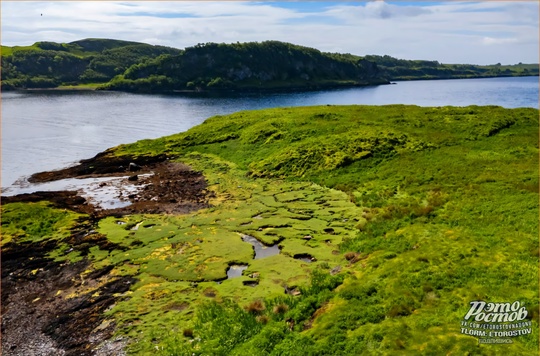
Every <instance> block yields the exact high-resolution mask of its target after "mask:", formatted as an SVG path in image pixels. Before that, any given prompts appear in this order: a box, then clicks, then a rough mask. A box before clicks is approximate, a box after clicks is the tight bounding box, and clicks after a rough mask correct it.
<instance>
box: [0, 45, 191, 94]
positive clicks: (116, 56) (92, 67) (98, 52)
mask: <svg viewBox="0 0 540 356" xmlns="http://www.w3.org/2000/svg"><path fill="white" fill-rule="evenodd" d="M180 52H181V51H180V50H178V49H175V48H170V47H164V46H153V45H149V44H145V43H138V42H128V41H119V40H109V39H85V40H80V41H75V42H70V43H56V42H36V43H34V44H33V45H31V46H25V47H22V46H16V47H7V46H2V58H1V60H2V62H1V63H2V89H3V90H6V89H18V88H54V87H57V86H59V85H62V84H71V85H78V84H85V83H105V82H108V81H109V80H111V79H112V78H113V77H114V76H115V75H117V74H121V73H123V72H124V71H125V70H126V69H127V68H129V67H130V66H132V65H133V64H136V63H141V62H144V61H145V60H148V59H152V58H155V57H157V56H159V55H162V54H177V53H180Z"/></svg>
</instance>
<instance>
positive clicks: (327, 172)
mask: <svg viewBox="0 0 540 356" xmlns="http://www.w3.org/2000/svg"><path fill="white" fill-rule="evenodd" d="M161 153H166V154H168V155H170V156H171V157H175V159H178V160H180V161H183V162H186V163H188V164H189V165H191V166H192V167H194V169H196V170H200V171H202V172H203V173H204V175H205V177H206V179H207V181H208V184H209V187H208V189H209V190H210V191H212V192H213V193H214V198H213V199H212V200H211V205H212V207H211V208H209V209H205V210H201V211H199V212H196V213H192V214H189V215H183V216H166V215H160V216H158V215H152V216H150V215H144V216H143V215H140V216H139V215H138V216H128V217H124V218H122V219H120V220H121V222H122V223H123V225H120V224H119V221H120V220H119V219H116V218H107V219H104V220H102V221H100V223H99V227H98V232H100V233H103V234H105V235H106V236H107V238H108V239H109V240H110V241H111V242H114V243H116V244H118V245H119V246H122V248H123V250H122V249H118V250H113V251H111V252H104V251H100V250H99V248H95V249H93V250H91V254H90V259H91V260H92V261H93V264H94V268H98V267H102V266H106V265H110V264H112V265H114V266H115V267H114V269H113V271H112V273H116V274H123V275H132V276H135V277H136V278H138V280H139V282H138V283H137V284H136V285H135V286H134V287H133V288H132V290H131V291H130V292H129V294H128V295H127V296H129V298H125V299H123V300H121V301H120V302H118V303H117V304H116V306H115V307H114V308H113V309H112V310H111V311H110V312H109V314H110V316H111V317H114V318H115V319H116V321H117V323H118V325H119V332H120V333H124V334H126V335H128V336H130V337H131V339H132V340H134V342H133V343H132V344H131V345H130V351H131V352H132V353H135V354H145V353H149V352H154V351H157V353H158V354H163V355H182V354H231V355H235V354H237V355H246V354H261V355H263V354H265V355H278V354H302V355H303V354H306V355H307V354H344V355H353V354H388V355H393V354H400V353H402V354H407V353H414V354H420V355H431V354H449V353H450V354H478V355H491V354H502V353H506V354H516V355H519V354H535V353H537V352H538V339H537V337H536V335H537V334H538V312H537V310H536V309H537V308H538V110H536V109H527V108H522V109H503V108H500V107H494V106H489V107H478V106H470V107H462V108H454V107H437V108H421V107H417V106H404V105H390V106H382V107H375V106H343V107H342V106H337V107H336V106H324V107H306V108H295V109H292V108H279V109H267V110H262V111H252V112H239V113H236V114H232V115H229V116H226V117H222V116H216V117H213V118H210V119H208V120H207V121H205V123H203V124H201V125H199V126H197V127H194V128H192V129H190V130H188V131H187V132H184V133H180V134H176V135H172V136H168V137H163V138H160V139H156V140H143V141H139V142H136V143H133V144H129V145H121V146H118V147H116V148H114V149H112V150H110V151H109V154H115V155H125V154H132V155H155V154H161ZM6 207H7V206H6ZM17 209H23V208H22V207H17V208H16V209H14V210H17ZM11 219H12V221H11V222H10V223H9V224H10V225H9V226H10V229H12V230H10V231H13V232H10V233H11V234H12V235H11V236H12V237H11V238H12V239H16V238H18V237H17V235H16V233H15V232H16V231H19V230H17V229H20V226H19V225H20V222H16V221H15V220H13V218H11ZM134 228H136V230H134ZM241 234H247V235H251V236H254V237H255V238H257V239H259V240H260V241H261V242H264V243H266V244H269V245H271V244H274V243H278V244H279V246H280V248H281V252H280V254H279V255H274V256H271V257H267V258H264V259H257V260H253V259H252V255H253V252H252V250H251V245H249V244H248V243H246V242H243V241H242V240H241ZM47 236H49V235H47ZM306 255H309V256H312V257H314V258H315V260H314V261H313V262H311V263H308V262H304V261H301V260H298V259H294V258H293V257H294V256H306ZM232 264H247V265H248V267H247V269H246V270H245V271H244V274H243V275H242V276H241V277H237V278H233V279H227V280H223V278H225V275H226V274H225V273H226V269H227V268H228V266H230V265H232ZM253 284H256V286H252V285H253ZM284 291H288V292H289V293H290V294H284ZM472 300H485V301H492V302H513V301H515V300H519V301H520V302H521V303H522V304H523V305H525V306H526V307H527V308H528V311H529V318H530V319H529V320H531V321H532V325H533V326H532V329H533V331H532V334H530V335H524V336H519V337H516V338H513V341H514V343H513V344H505V345H489V344H482V345H479V344H478V341H477V339H476V338H475V337H472V336H468V335H463V334H461V333H460V322H461V320H462V319H463V317H464V315H465V314H466V311H467V309H468V306H469V302H470V301H472ZM259 303H260V304H259ZM262 306H264V309H263V308H262ZM246 307H247V308H248V309H246ZM186 330H187V331H186ZM156 348H157V350H156Z"/></svg>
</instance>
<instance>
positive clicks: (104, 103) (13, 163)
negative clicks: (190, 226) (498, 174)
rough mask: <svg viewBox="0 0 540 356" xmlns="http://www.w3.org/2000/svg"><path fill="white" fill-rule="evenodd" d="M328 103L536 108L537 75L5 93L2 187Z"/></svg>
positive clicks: (15, 188) (15, 185)
mask: <svg viewBox="0 0 540 356" xmlns="http://www.w3.org/2000/svg"><path fill="white" fill-rule="evenodd" d="M327 104H332V105H340V104H343V105H345V104H367V105H384V104H414V105H420V106H444V105H453V106H466V105H499V106H503V107H507V108H515V107H534V108H538V77H521V78H490V79H466V80H436V81H412V82H398V84H397V85H383V86H377V87H367V88H351V89H339V90H328V91H318V92H295V93H278V94H275V93H274V94H248V95H228V96H226V97H208V96H206V97H204V96H197V97H195V96H185V95H184V96H181V95H140V94H128V93H118V92H93V91H92V92H87V91H73V92H59V91H35V92H8V93H3V94H2V150H1V152H2V176H1V183H2V184H1V185H2V188H8V189H7V191H8V192H9V191H11V192H12V193H13V192H14V191H17V190H18V189H19V188H18V187H19V186H20V184H23V185H24V180H25V177H28V176H29V175H31V174H32V173H35V172H40V171H45V170H53V169H59V168H63V167H66V166H68V165H72V164H74V163H76V162H77V161H78V160H80V159H83V158H90V157H93V156H94V155H96V154H97V153H98V152H101V151H103V150H105V149H107V148H109V147H112V146H116V145H118V144H121V143H129V142H134V141H137V140H141V139H145V138H157V137H160V136H164V135H170V134H173V133H177V132H181V131H185V130H187V129H189V128H190V127H193V126H195V125H198V124H200V123H201V122H203V121H204V120H205V119H206V118H208V117H210V116H214V115H225V114H230V113H233V112H236V111H240V110H254V109H264V108H271V107H292V106H308V105H327ZM16 181H17V184H15V182H16Z"/></svg>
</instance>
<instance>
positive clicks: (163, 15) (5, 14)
mask: <svg viewBox="0 0 540 356" xmlns="http://www.w3.org/2000/svg"><path fill="white" fill-rule="evenodd" d="M0 4H1V8H2V44H4V45H29V44H32V43H34V42H36V41H56V42H70V41H74V40H78V39H83V38H88V37H98V38H115V39H123V40H131V41H140V42H146V43H152V44H161V45H167V46H172V47H177V48H184V47H187V46H192V45H195V44H197V43H205V42H226V43H230V42H236V41H240V42H246V41H264V40H270V39H272V40H280V41H286V42H292V43H296V44H300V45H305V46H310V47H315V48H318V49H320V50H322V51H329V52H348V53H353V54H358V55H363V54H381V55H382V54H388V55H392V56H395V57H399V58H407V59H433V60H439V61H441V62H445V63H477V64H489V63H496V62H501V63H517V62H538V42H539V40H538V8H539V4H538V2H533V1H530V2H490V1H484V2H473V3H467V2H454V1H448V2H441V3H440V4H437V5H431V6H427V5H424V4H423V3H422V2H418V3H416V4H408V3H407V6H405V4H404V3H387V2H382V1H376V2H344V3H339V2H333V3H317V2H314V3H306V2H301V1H300V2H298V3H295V2H287V3H273V2H241V1H238V2H236V1H232V2H229V1H227V2H225V1H223V2H220V1H217V2H201V1H198V2H196V1H191V2H190V1H172V2H161V1H156V2H154V1H152V2H143V1H136V2H111V1H94V2H92V1H80V2H63V1H57V2H54V1H52V2H39V1H38V2H15V1H13V2H11V1H8V2H6V1H2V2H1V3H0ZM41 14H43V16H41Z"/></svg>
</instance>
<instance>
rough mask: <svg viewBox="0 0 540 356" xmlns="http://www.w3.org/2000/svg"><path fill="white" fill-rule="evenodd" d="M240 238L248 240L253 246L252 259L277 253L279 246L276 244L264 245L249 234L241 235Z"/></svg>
mask: <svg viewBox="0 0 540 356" xmlns="http://www.w3.org/2000/svg"><path fill="white" fill-rule="evenodd" d="M242 240H243V241H245V242H249V243H250V244H251V245H252V246H253V249H254V250H255V257H254V259H256V260H258V259H259V258H265V257H269V256H274V255H277V254H279V246H278V245H277V244H275V245H273V246H266V245H264V244H263V243H261V242H260V241H259V240H257V239H256V238H254V237H253V236H249V235H242Z"/></svg>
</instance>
